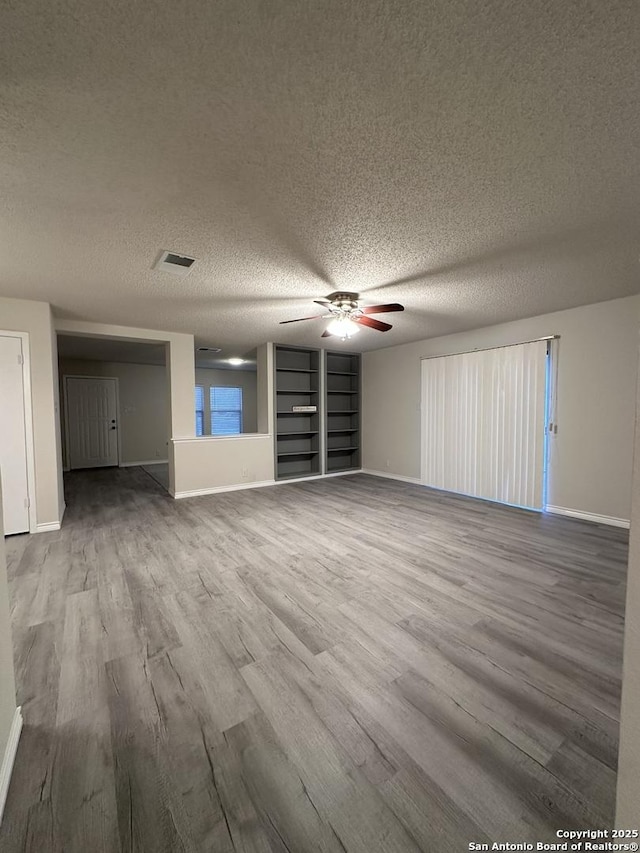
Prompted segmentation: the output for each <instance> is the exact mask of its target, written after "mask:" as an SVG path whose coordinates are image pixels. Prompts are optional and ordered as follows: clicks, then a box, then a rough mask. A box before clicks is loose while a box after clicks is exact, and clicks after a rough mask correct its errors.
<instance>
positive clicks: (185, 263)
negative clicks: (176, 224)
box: [153, 249, 196, 275]
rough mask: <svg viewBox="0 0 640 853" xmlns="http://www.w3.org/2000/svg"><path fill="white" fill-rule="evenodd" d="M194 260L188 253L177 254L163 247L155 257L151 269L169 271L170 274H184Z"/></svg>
mask: <svg viewBox="0 0 640 853" xmlns="http://www.w3.org/2000/svg"><path fill="white" fill-rule="evenodd" d="M195 262H196V259H195V258H191V257H189V255H179V254H178V253H177V252H169V251H167V250H166V249H163V250H162V251H161V252H160V254H159V255H158V257H157V258H156V260H155V262H154V264H153V269H154V270H161V271H162V272H169V273H171V274H172V275H186V274H187V273H188V272H189V270H190V269H191V268H192V266H193V265H194V264H195Z"/></svg>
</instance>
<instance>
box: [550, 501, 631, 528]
mask: <svg viewBox="0 0 640 853" xmlns="http://www.w3.org/2000/svg"><path fill="white" fill-rule="evenodd" d="M544 511H545V512H548V513H550V514H551V515H566V516H568V517H569V518H579V519H581V520H582V521H591V522H592V523H593V524H608V525H609V526H610V527H626V528H628V527H629V526H630V523H629V519H627V518H615V516H612V515H596V514H595V513H592V512H580V511H579V510H577V509H567V507H564V506H548V505H547V506H546V507H545V509H544Z"/></svg>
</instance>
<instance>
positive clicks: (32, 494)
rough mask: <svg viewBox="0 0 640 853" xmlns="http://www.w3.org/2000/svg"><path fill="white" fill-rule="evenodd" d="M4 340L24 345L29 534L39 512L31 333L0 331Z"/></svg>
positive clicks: (23, 379) (23, 385)
mask: <svg viewBox="0 0 640 853" xmlns="http://www.w3.org/2000/svg"><path fill="white" fill-rule="evenodd" d="M0 336H2V337H3V338H20V341H21V343H22V395H23V399H24V432H25V436H24V437H25V446H26V457H27V490H28V495H27V498H28V500H29V533H36V532H37V529H38V512H37V506H36V476H35V471H36V463H35V449H34V441H33V400H32V398H31V349H30V346H29V332H15V331H9V330H5V329H0Z"/></svg>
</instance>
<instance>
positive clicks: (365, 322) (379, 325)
mask: <svg viewBox="0 0 640 853" xmlns="http://www.w3.org/2000/svg"><path fill="white" fill-rule="evenodd" d="M353 322H354V323H360V325H361V326H369V328H370V329H377V330H378V331H379V332H388V331H389V329H392V328H393V326H392V325H391V323H383V322H382V320H374V319H373V317H353Z"/></svg>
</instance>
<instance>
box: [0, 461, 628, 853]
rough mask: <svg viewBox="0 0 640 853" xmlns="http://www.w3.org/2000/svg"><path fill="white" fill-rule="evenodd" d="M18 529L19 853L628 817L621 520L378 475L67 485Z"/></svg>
mask: <svg viewBox="0 0 640 853" xmlns="http://www.w3.org/2000/svg"><path fill="white" fill-rule="evenodd" d="M66 491H67V513H66V516H65V520H64V525H63V527H62V530H60V531H58V532H55V533H48V534H39V535H37V536H23V537H11V538H9V539H8V540H7V546H8V557H9V578H10V590H11V596H12V622H13V631H14V644H15V661H16V669H17V679H18V691H19V695H18V701H19V703H20V704H21V705H22V709H23V715H24V720H25V726H24V729H23V733H22V737H21V741H20V746H19V749H18V754H17V760H16V765H15V769H14V774H13V779H12V782H11V787H10V791H9V796H8V800H7V805H6V810H5V816H4V821H3V824H2V826H1V827H0V849H1V850H2V851H3V853H17V851H34V853H35V851H38V853H48V851H55V853H58V851H60V853H62V851H64V853H94V851H103V853H133V851H136V853H142V851H145V853H146V852H147V851H148V853H165V851H166V853H174V851H211V853H227V851H229V853H233V851H245V853H249V852H250V851H251V853H269V851H272V853H287V852H288V853H308V851H327V853H345V851H346V853H383V851H384V853H405V852H406V853H415V852H416V851H434V852H435V853H440V851H461V850H466V849H468V845H469V842H471V841H475V842H491V841H513V842H525V841H533V842H535V841H553V840H554V839H555V832H556V830H557V829H560V828H562V829H572V828H574V829H588V828H593V829H597V828H606V827H611V826H612V821H613V814H614V795H615V775H616V760H617V745H618V712H619V702H620V676H621V660H622V632H623V616H624V612H623V608H624V591H625V580H626V564H627V539H628V536H627V533H626V531H623V530H619V529H615V528H607V527H602V526H597V525H593V524H588V523H585V522H581V521H578V520H574V519H567V518H558V517H553V516H545V515H540V514H537V513H531V512H526V511H523V510H518V509H514V508H510V507H503V506H498V505H494V504H489V503H485V502H482V501H475V500H472V499H467V498H462V497H457V496H454V495H448V494H444V493H438V492H433V491H429V490H427V489H422V488H420V487H417V486H413V485H409V484H404V483H399V482H394V481H390V480H384V479H378V478H375V477H371V476H367V475H362V474H356V475H351V476H348V477H341V478H331V479H326V480H317V481H310V482H303V483H289V484H286V485H279V486H276V487H273V488H262V489H256V490H247V491H237V492H230V493H227V494H220V495H215V496H211V497H202V498H194V499H190V500H181V501H173V500H171V498H170V497H169V496H168V495H167V494H166V492H165V491H164V489H163V488H162V487H161V486H160V485H159V484H158V483H157V482H155V481H154V480H153V479H152V478H151V477H149V476H148V475H147V474H145V473H144V471H142V470H141V469H136V468H129V469H119V470H118V469H114V470H102V471H95V472H91V471H87V472H76V473H72V474H70V475H69V476H68V477H67V480H66Z"/></svg>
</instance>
